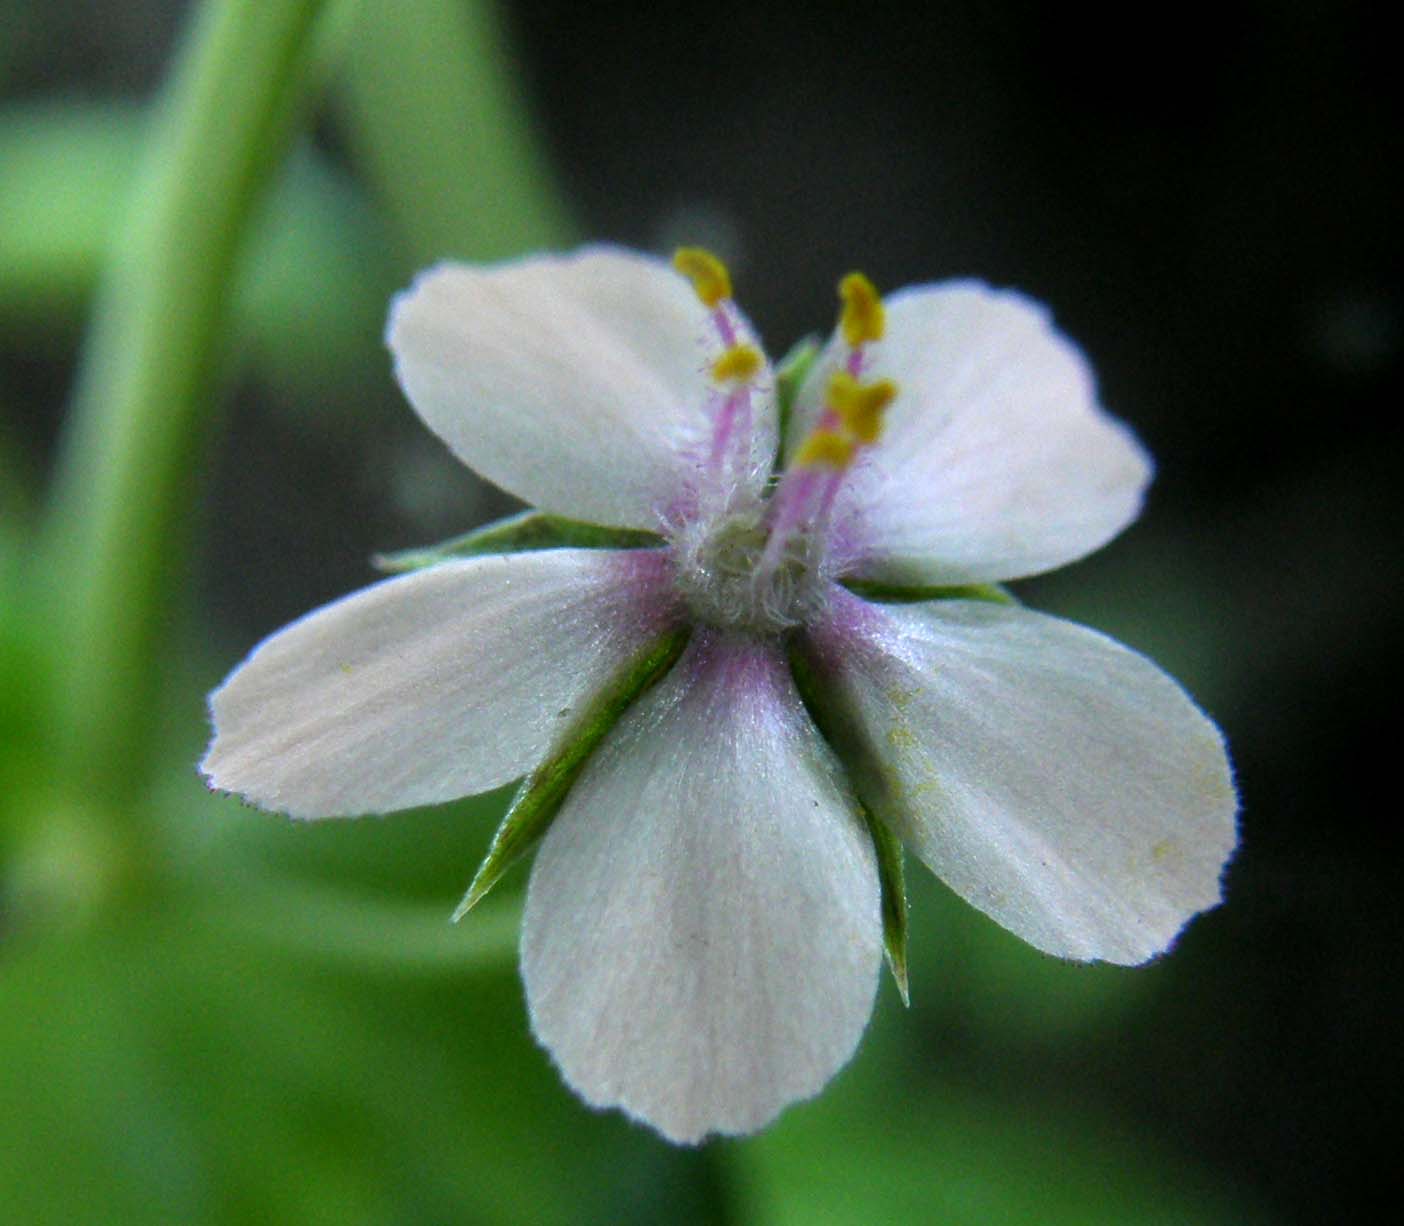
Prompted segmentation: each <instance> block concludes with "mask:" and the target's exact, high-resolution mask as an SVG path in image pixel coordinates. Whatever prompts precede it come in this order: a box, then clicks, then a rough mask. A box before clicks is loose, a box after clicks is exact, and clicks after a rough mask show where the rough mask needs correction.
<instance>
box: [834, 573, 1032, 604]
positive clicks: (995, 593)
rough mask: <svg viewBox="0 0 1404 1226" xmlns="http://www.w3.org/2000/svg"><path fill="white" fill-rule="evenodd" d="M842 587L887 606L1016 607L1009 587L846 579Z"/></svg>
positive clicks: (985, 584) (1015, 600)
mask: <svg viewBox="0 0 1404 1226" xmlns="http://www.w3.org/2000/svg"><path fill="white" fill-rule="evenodd" d="M843 586H844V587H846V588H847V589H848V590H849V591H850V592H852V593H853V594H854V595H855V596H862V597H863V598H864V599H865V600H876V601H879V602H883V601H885V602H887V603H889V604H914V603H915V602H917V601H920V600H987V601H989V602H990V603H992V604H1018V603H1019V601H1018V599H1017V598H1016V597H1015V596H1014V594H1013V593H1012V592H1010V591H1009V589H1008V588H1006V587H1003V586H1002V585H1000V584H998V583H966V584H956V585H953V586H936V585H931V584H920V583H912V584H903V583H874V582H869V581H868V580H866V579H845V580H843Z"/></svg>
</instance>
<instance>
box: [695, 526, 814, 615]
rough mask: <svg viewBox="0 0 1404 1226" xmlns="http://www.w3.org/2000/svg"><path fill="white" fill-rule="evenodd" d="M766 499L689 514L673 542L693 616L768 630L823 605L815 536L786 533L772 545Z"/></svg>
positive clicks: (800, 532) (810, 612)
mask: <svg viewBox="0 0 1404 1226" xmlns="http://www.w3.org/2000/svg"><path fill="white" fill-rule="evenodd" d="M768 509H769V505H768V504H766V503H761V504H759V505H758V506H756V507H754V508H748V509H746V510H744V511H729V512H726V513H725V514H723V515H721V516H719V517H718V518H717V519H715V520H713V521H711V522H707V521H704V520H693V521H691V522H689V523H687V524H685V525H683V527H682V528H681V529H680V531H679V532H678V533H677V535H676V536H675V537H674V540H673V560H674V565H675V567H676V573H677V584H678V590H679V591H680V592H681V593H682V596H683V599H684V600H685V601H686V602H687V606H688V609H689V610H690V611H691V613H692V615H693V617H694V618H695V619H696V620H697V621H699V622H701V623H703V624H705V625H709V626H716V627H718V628H720V629H724V630H732V631H738V632H741V633H745V634H753V635H773V634H779V633H781V632H782V631H784V630H786V629H788V628H790V627H791V626H797V625H799V624H801V623H802V622H804V621H806V620H808V619H809V618H810V617H812V616H814V615H815V614H816V613H818V612H819V610H820V609H821V608H822V606H823V602H824V585H823V581H822V579H821V577H820V573H819V572H820V567H819V565H818V563H819V560H820V559H819V553H820V544H819V538H818V537H817V536H816V535H815V534H814V533H812V532H804V531H798V532H791V533H789V534H788V536H787V537H786V539H785V540H784V541H783V542H781V543H780V547H779V548H778V549H776V548H774V547H772V545H771V541H772V535H771V532H770V531H769V529H768V527H767V511H768Z"/></svg>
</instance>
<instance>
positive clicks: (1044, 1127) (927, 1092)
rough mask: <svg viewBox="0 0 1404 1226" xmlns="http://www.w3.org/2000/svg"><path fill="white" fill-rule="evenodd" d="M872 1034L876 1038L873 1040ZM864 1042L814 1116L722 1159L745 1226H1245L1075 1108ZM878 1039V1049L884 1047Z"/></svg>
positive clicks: (1256, 1217) (1219, 1193)
mask: <svg viewBox="0 0 1404 1226" xmlns="http://www.w3.org/2000/svg"><path fill="white" fill-rule="evenodd" d="M879 1029H885V1028H884V1027H879ZM891 1037H892V1036H891V1035H886V1036H878V1035H870V1036H869V1039H868V1040H867V1042H866V1043H865V1048H866V1050H863V1051H860V1053H859V1056H858V1059H857V1061H856V1063H855V1065H854V1066H853V1067H852V1068H850V1069H848V1070H846V1071H845V1072H843V1073H841V1074H840V1076H839V1078H838V1079H837V1081H836V1082H835V1083H834V1084H832V1085H830V1086H829V1087H828V1089H827V1090H826V1091H825V1095H824V1099H823V1101H822V1102H821V1103H817V1104H814V1105H802V1106H799V1107H796V1108H793V1109H791V1110H790V1111H789V1112H788V1113H787V1114H786V1115H785V1116H784V1117H783V1118H782V1119H781V1120H780V1121H779V1123H778V1124H777V1125H776V1126H775V1127H773V1128H772V1129H771V1130H770V1131H769V1132H767V1133H765V1134H763V1135H761V1136H760V1137H757V1138H755V1139H754V1140H752V1141H749V1142H746V1143H743V1144H739V1145H731V1146H728V1147H727V1148H728V1156H729V1158H730V1159H731V1160H732V1163H733V1166H734V1168H735V1170H736V1172H737V1176H738V1184H739V1188H740V1193H741V1200H742V1204H743V1206H744V1208H745V1219H746V1220H747V1221H749V1222H754V1223H757V1224H758V1226H790V1224H791V1223H793V1224H794V1226H801V1224H803V1226H849V1224H851V1226H871V1223H874V1222H940V1223H942V1226H1000V1224H1001V1223H1009V1224H1010V1226H1026V1224H1027V1223H1030V1222H1036V1223H1039V1224H1040V1226H1056V1224H1057V1223H1068V1224H1069V1226H1086V1224H1087V1223H1115V1224H1116V1226H1190V1224H1191V1223H1196V1224H1206V1226H1207V1224H1208V1223H1223V1224H1224V1226H1248V1224H1249V1223H1256V1222H1263V1221H1265V1220H1266V1218H1265V1217H1264V1215H1263V1214H1262V1213H1261V1212H1259V1211H1258V1210H1257V1209H1256V1208H1255V1207H1254V1206H1253V1205H1252V1204H1251V1203H1250V1202H1249V1201H1248V1200H1247V1199H1246V1198H1245V1197H1243V1196H1241V1195H1240V1194H1238V1193H1237V1191H1236V1190H1234V1189H1232V1188H1225V1187H1221V1186H1219V1185H1218V1184H1217V1183H1216V1181H1215V1179H1214V1177H1213V1176H1212V1175H1211V1174H1209V1173H1208V1172H1205V1171H1202V1170H1200V1169H1198V1168H1197V1167H1196V1166H1195V1165H1194V1164H1193V1163H1192V1162H1191V1161H1189V1160H1188V1159H1186V1158H1184V1157H1182V1156H1180V1155H1177V1154H1174V1153H1172V1152H1170V1151H1169V1150H1167V1149H1166V1148H1165V1147H1164V1146H1163V1145H1162V1144H1161V1143H1159V1142H1157V1141H1155V1140H1152V1139H1151V1138H1150V1137H1149V1136H1138V1135H1137V1134H1136V1133H1135V1132H1134V1131H1131V1130H1128V1127H1127V1125H1126V1123H1125V1122H1124V1121H1122V1120H1119V1119H1117V1118H1115V1117H1113V1116H1111V1115H1110V1114H1105V1113H1102V1112H1099V1111H1098V1110H1097V1109H1096V1108H1095V1107H1094V1106H1092V1105H1089V1103H1087V1102H1086V1101H1083V1099H1081V1098H1079V1099H1077V1100H1074V1101H1058V1100H1056V1099H1050V1098H1047V1097H1044V1096H1041V1095H1039V1094H1038V1093H1036V1092H1033V1091H1023V1092H1020V1091H1019V1090H1018V1089H1017V1088H1014V1089H1011V1088H1010V1087H1006V1086H981V1087H979V1088H969V1087H966V1086H963V1085H961V1084H960V1083H959V1082H958V1081H957V1080H956V1079H955V1078H953V1077H949V1076H943V1075H942V1074H941V1073H939V1072H933V1071H932V1070H931V1069H930V1068H929V1067H922V1066H919V1065H918V1064H917V1060H916V1057H917V1055H918V1053H917V1052H914V1051H900V1050H894V1049H893V1047H892V1045H891V1043H890V1039H891ZM884 1039H887V1040H889V1041H888V1042H884Z"/></svg>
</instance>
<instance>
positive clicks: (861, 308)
mask: <svg viewBox="0 0 1404 1226" xmlns="http://www.w3.org/2000/svg"><path fill="white" fill-rule="evenodd" d="M839 298H840V299H842V301H843V309H842V310H841V312H840V314H839V330H840V331H841V332H842V333H843V339H844V341H845V343H847V344H848V346H849V347H850V348H852V349H857V348H858V347H859V346H860V345H863V344H866V343H867V342H868V341H880V340H882V335H883V333H884V331H886V328H887V312H886V311H885V310H884V308H883V305H882V296H881V295H880V294H879V293H878V292H877V287H876V286H875V285H873V283H872V282H871V281H869V280H868V278H867V277H865V276H864V275H863V274H862V273H861V272H851V273H849V274H848V275H847V276H846V277H844V278H843V280H842V281H840V282H839Z"/></svg>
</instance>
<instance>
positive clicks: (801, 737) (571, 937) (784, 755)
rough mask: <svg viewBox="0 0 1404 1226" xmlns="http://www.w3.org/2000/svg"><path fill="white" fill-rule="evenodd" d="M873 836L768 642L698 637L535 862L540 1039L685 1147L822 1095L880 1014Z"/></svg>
mask: <svg viewBox="0 0 1404 1226" xmlns="http://www.w3.org/2000/svg"><path fill="white" fill-rule="evenodd" d="M878 893H879V891H878V881H877V871H876V867H875V864H874V857H873V849H872V843H871V840H870V839H869V836H868V834H867V833H866V831H865V830H864V828H863V826H862V824H861V821H860V819H859V818H858V817H857V816H856V815H855V813H854V810H853V807H852V802H851V798H850V797H849V796H848V795H847V794H846V792H845V791H844V788H843V785H842V784H841V783H840V782H839V776H838V773H837V767H836V765H835V764H834V762H833V760H832V757H831V755H830V754H829V752H828V750H827V748H826V746H825V745H824V743H823V741H822V740H821V739H820V737H819V735H818V733H817V732H816V731H815V730H814V727H813V725H812V724H810V723H809V721H808V719H807V717H806V716H805V713H804V711H803V709H802V707H801V706H800V700H799V696H798V694H797V693H796V692H795V689H794V683H793V682H792V681H791V679H790V676H789V673H788V671H787V670H786V668H785V667H784V664H783V662H782V661H781V659H780V658H779V655H778V653H777V652H775V651H774V650H773V649H772V648H770V647H769V646H766V645H762V644H756V643H745V642H735V641H731V642H728V641H723V640H719V639H717V638H715V637H713V636H711V635H707V634H702V635H698V636H697V637H696V638H694V640H693V643H692V644H691V645H690V646H689V648H688V651H687V653H686V654H685V655H684V656H683V658H682V659H681V660H680V661H679V662H678V664H677V665H676V666H675V667H674V669H673V671H672V672H671V673H670V674H669V675H668V677H667V678H665V679H664V680H663V681H662V682H661V683H660V684H659V686H658V687H657V688H656V689H655V690H653V691H652V692H650V693H649V694H648V695H646V696H645V697H644V698H643V699H642V700H640V702H639V703H638V704H637V705H636V706H635V708H634V709H633V710H632V711H631V712H630V713H629V714H628V715H627V716H626V717H625V719H624V720H623V721H622V722H621V724H620V725H619V727H618V728H617V729H616V730H615V731H614V732H613V733H612V734H611V735H610V738H609V740H608V741H606V742H605V744H604V745H603V746H602V747H601V749H600V750H599V751H598V753H597V756H596V757H595V758H594V759H593V760H592V761H591V762H590V763H589V765H587V766H586V768H585V771H584V773H583V774H582V776H581V778H580V780H579V781H578V782H577V783H576V785H575V788H574V789H573V791H572V792H571V794H570V796H569V798H568V799H567V801H566V803H565V805H564V807H563V808H562V810H561V812H560V814H559V816H558V817H557V818H556V821H555V824H554V825H553V826H552V827H551V830H550V832H549V833H548V834H547V836H546V839H545V841H544V843H543V844H542V847H541V850H540V853H539V854H538V857H537V860H536V864H535V866H534V868H533V870H532V875H531V884H530V888H529V890H528V893H527V903H526V916H525V921H524V928H523V935H522V975H523V978H524V979H525V981H526V991H527V1001H528V1004H529V1005H530V1008H531V1018H532V1025H533V1027H534V1029H535V1031H536V1035H537V1037H538V1038H539V1039H540V1040H541V1042H542V1043H543V1044H545V1046H546V1047H547V1048H549V1049H550V1051H551V1053H552V1055H553V1056H554V1057H555V1059H556V1061H557V1063H558V1064H559V1065H560V1068H561V1071H562V1073H563V1074H564V1075H565V1078H566V1080H567V1081H568V1082H569V1083H570V1084H571V1085H572V1086H573V1087H574V1088H575V1090H576V1091H577V1092H578V1093H579V1094H580V1095H581V1096H582V1097H584V1098H585V1099H586V1100H587V1101H588V1102H590V1103H592V1104H594V1105H596V1106H602V1107H603V1106H620V1107H623V1108H624V1110H625V1111H627V1112H628V1113H629V1114H631V1115H634V1116H636V1117H639V1118H641V1119H643V1120H646V1121H647V1122H648V1123H650V1124H652V1125H653V1126H654V1127H655V1128H657V1129H658V1130H659V1131H660V1132H662V1133H663V1134H664V1135H665V1136H667V1137H669V1138H671V1139H673V1140H675V1141H683V1142H694V1141H698V1140H700V1139H701V1138H702V1137H704V1136H706V1135H707V1134H708V1133H712V1132H721V1133H743V1132H749V1131H752V1130H753V1129H756V1128H759V1127H761V1126H762V1125H763V1124H765V1123H766V1122H767V1121H769V1120H770V1119H772V1118H773V1117H774V1116H775V1115H776V1114H777V1113H778V1112H779V1111H780V1110H781V1109H782V1108H783V1107H785V1106H786V1105H787V1104H788V1103H791V1102H794V1101H795V1100H796V1099H800V1098H804V1097H807V1096H809V1095H811V1094H814V1093H816V1092H817V1091H818V1090H819V1089H820V1087H822V1086H823V1085H824V1083H825V1082H826V1081H828V1080H829V1078H830V1077H832V1076H833V1074H834V1073H835V1072H836V1071H837V1070H838V1068H839V1067H840V1066H841V1065H842V1064H843V1063H844V1062H845V1061H846V1060H847V1059H848V1058H849V1056H850V1055H852V1053H853V1050H854V1048H855V1046H856V1045H857V1042H858V1039H859V1036H860V1035H861V1034H862V1032H863V1027H864V1026H865V1024H866V1022H867V1019H868V1015H869V1013H870V1012H871V1010H872V1000H873V993H874V990H875V988H876V983H877V972H878V965H879V962H880V959H881V933H882V921H881V918H880V914H879V898H878Z"/></svg>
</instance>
